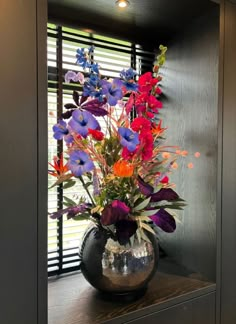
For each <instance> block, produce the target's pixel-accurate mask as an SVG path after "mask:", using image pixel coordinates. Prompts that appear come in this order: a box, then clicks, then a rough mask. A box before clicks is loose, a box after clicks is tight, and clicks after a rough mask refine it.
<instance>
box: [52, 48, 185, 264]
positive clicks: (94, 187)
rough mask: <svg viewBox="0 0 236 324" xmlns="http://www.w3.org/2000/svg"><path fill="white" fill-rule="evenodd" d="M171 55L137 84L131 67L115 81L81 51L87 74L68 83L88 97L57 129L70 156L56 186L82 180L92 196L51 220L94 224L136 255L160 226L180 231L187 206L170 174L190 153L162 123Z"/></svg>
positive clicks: (57, 162) (76, 100) (58, 167)
mask: <svg viewBox="0 0 236 324" xmlns="http://www.w3.org/2000/svg"><path fill="white" fill-rule="evenodd" d="M166 50H167V48H166V47H164V46H160V55H159V56H158V57H157V59H156V62H155V64H154V67H153V71H152V72H147V73H144V74H143V75H141V76H139V77H138V76H137V74H136V72H135V71H134V70H133V69H132V68H129V69H128V70H123V71H121V72H120V78H114V79H112V80H111V79H105V78H102V76H101V75H100V73H99V66H98V64H97V63H94V62H93V52H94V48H93V47H90V48H89V49H84V48H81V49H78V50H77V54H76V58H77V64H79V65H80V66H82V67H83V68H84V71H85V73H84V74H83V73H81V72H78V73H76V72H73V71H69V72H67V73H66V75H65V81H66V82H70V81H72V82H79V83H80V85H82V87H83V91H82V94H79V93H78V92H77V91H74V92H73V103H68V104H66V105H65V108H66V112H65V113H63V114H62V116H61V119H60V120H59V121H58V123H57V124H56V125H54V126H53V131H54V138H55V139H56V140H64V142H65V143H66V149H65V154H64V156H63V155H62V156H61V157H60V158H58V157H56V158H55V159H54V164H50V165H51V166H52V167H53V168H54V170H49V174H51V175H53V176H55V177H56V178H57V180H56V182H55V184H54V185H58V184H61V183H62V182H64V185H66V187H70V186H72V185H74V184H75V183H76V181H80V182H81V184H82V185H83V187H84V189H85V191H86V193H87V194H86V197H81V198H80V199H79V201H73V200H71V199H67V198H65V202H64V203H65V206H66V208H65V209H63V210H59V211H56V212H54V213H51V214H50V217H51V218H53V219H56V218H59V217H61V216H62V215H67V218H68V219H70V218H73V219H74V220H81V219H91V220H92V221H93V222H94V223H95V224H96V226H97V227H99V228H102V230H103V232H105V233H106V235H107V237H109V238H112V239H113V241H115V242H117V244H119V245H123V246H129V247H131V248H132V246H133V245H134V244H135V242H136V241H137V242H141V241H144V242H146V244H149V243H151V242H150V241H151V240H152V239H150V234H151V235H155V231H154V229H155V228H156V227H158V228H160V229H162V230H163V231H165V232H168V233H170V232H173V231H174V230H175V228H176V219H175V214H174V213H172V211H173V210H174V209H179V210H181V209H182V208H183V207H184V206H185V203H184V201H183V199H181V198H180V197H179V195H178V194H177V193H176V192H175V191H174V190H173V184H171V183H170V181H169V175H170V173H171V172H172V171H173V170H174V169H176V168H177V163H176V160H177V158H178V157H180V156H185V155H187V152H186V151H181V150H180V149H179V148H178V147H175V146H165V145H164V141H165V131H166V128H164V127H163V126H162V120H160V119H159V118H158V111H159V109H161V108H162V103H161V101H160V95H161V92H162V91H161V88H160V86H159V84H160V81H161V80H162V78H161V76H160V75H159V69H160V67H161V66H162V65H163V64H164V62H165V53H166ZM101 125H105V126H103V127H102V126H101ZM64 159H65V161H64ZM189 167H191V166H189ZM106 242H107V241H106ZM124 267H125V266H124Z"/></svg>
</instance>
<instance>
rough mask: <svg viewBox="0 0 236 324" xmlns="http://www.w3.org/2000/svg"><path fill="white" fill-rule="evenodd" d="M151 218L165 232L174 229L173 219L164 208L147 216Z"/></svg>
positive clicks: (170, 231)
mask: <svg viewBox="0 0 236 324" xmlns="http://www.w3.org/2000/svg"><path fill="white" fill-rule="evenodd" d="M149 217H150V218H151V220H152V221H153V222H154V223H155V224H156V225H157V226H158V227H160V228H161V229H162V230H163V231H165V232H167V233H172V232H174V231H175V229H176V223H175V219H174V217H173V216H172V215H170V214H169V213H168V212H167V211H166V210H165V209H163V208H161V209H160V210H159V211H158V212H157V213H156V214H154V215H153V216H149Z"/></svg>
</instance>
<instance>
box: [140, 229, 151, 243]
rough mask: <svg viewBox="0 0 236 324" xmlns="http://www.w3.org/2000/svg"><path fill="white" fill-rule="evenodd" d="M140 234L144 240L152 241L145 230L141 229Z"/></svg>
mask: <svg viewBox="0 0 236 324" xmlns="http://www.w3.org/2000/svg"><path fill="white" fill-rule="evenodd" d="M140 234H141V237H142V239H143V240H144V241H147V242H148V243H151V241H150V240H149V238H148V237H147V235H146V234H145V232H144V231H143V230H140Z"/></svg>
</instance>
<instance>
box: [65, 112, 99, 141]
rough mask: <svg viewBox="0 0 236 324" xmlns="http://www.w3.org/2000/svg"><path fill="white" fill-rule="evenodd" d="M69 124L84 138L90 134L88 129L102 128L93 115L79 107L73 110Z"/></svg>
mask: <svg viewBox="0 0 236 324" xmlns="http://www.w3.org/2000/svg"><path fill="white" fill-rule="evenodd" d="M69 125H70V127H71V129H72V130H73V131H74V132H77V133H79V134H80V135H81V136H83V137H84V138H85V137H86V136H87V135H88V129H89V128H90V129H97V130H100V129H101V127H100V125H99V123H98V121H97V120H96V118H95V117H93V115H92V114H91V113H90V112H88V111H81V110H79V109H77V110H75V111H73V113H72V118H71V120H70V121H69Z"/></svg>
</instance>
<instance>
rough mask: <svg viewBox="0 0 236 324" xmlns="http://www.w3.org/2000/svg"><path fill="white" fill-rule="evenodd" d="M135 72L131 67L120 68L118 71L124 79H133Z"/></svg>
mask: <svg viewBox="0 0 236 324" xmlns="http://www.w3.org/2000/svg"><path fill="white" fill-rule="evenodd" d="M136 74H137V72H136V71H135V70H133V69H132V68H129V69H128V70H122V71H121V72H120V77H121V79H123V80H125V81H130V80H133V79H134V77H135V75H136Z"/></svg>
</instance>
